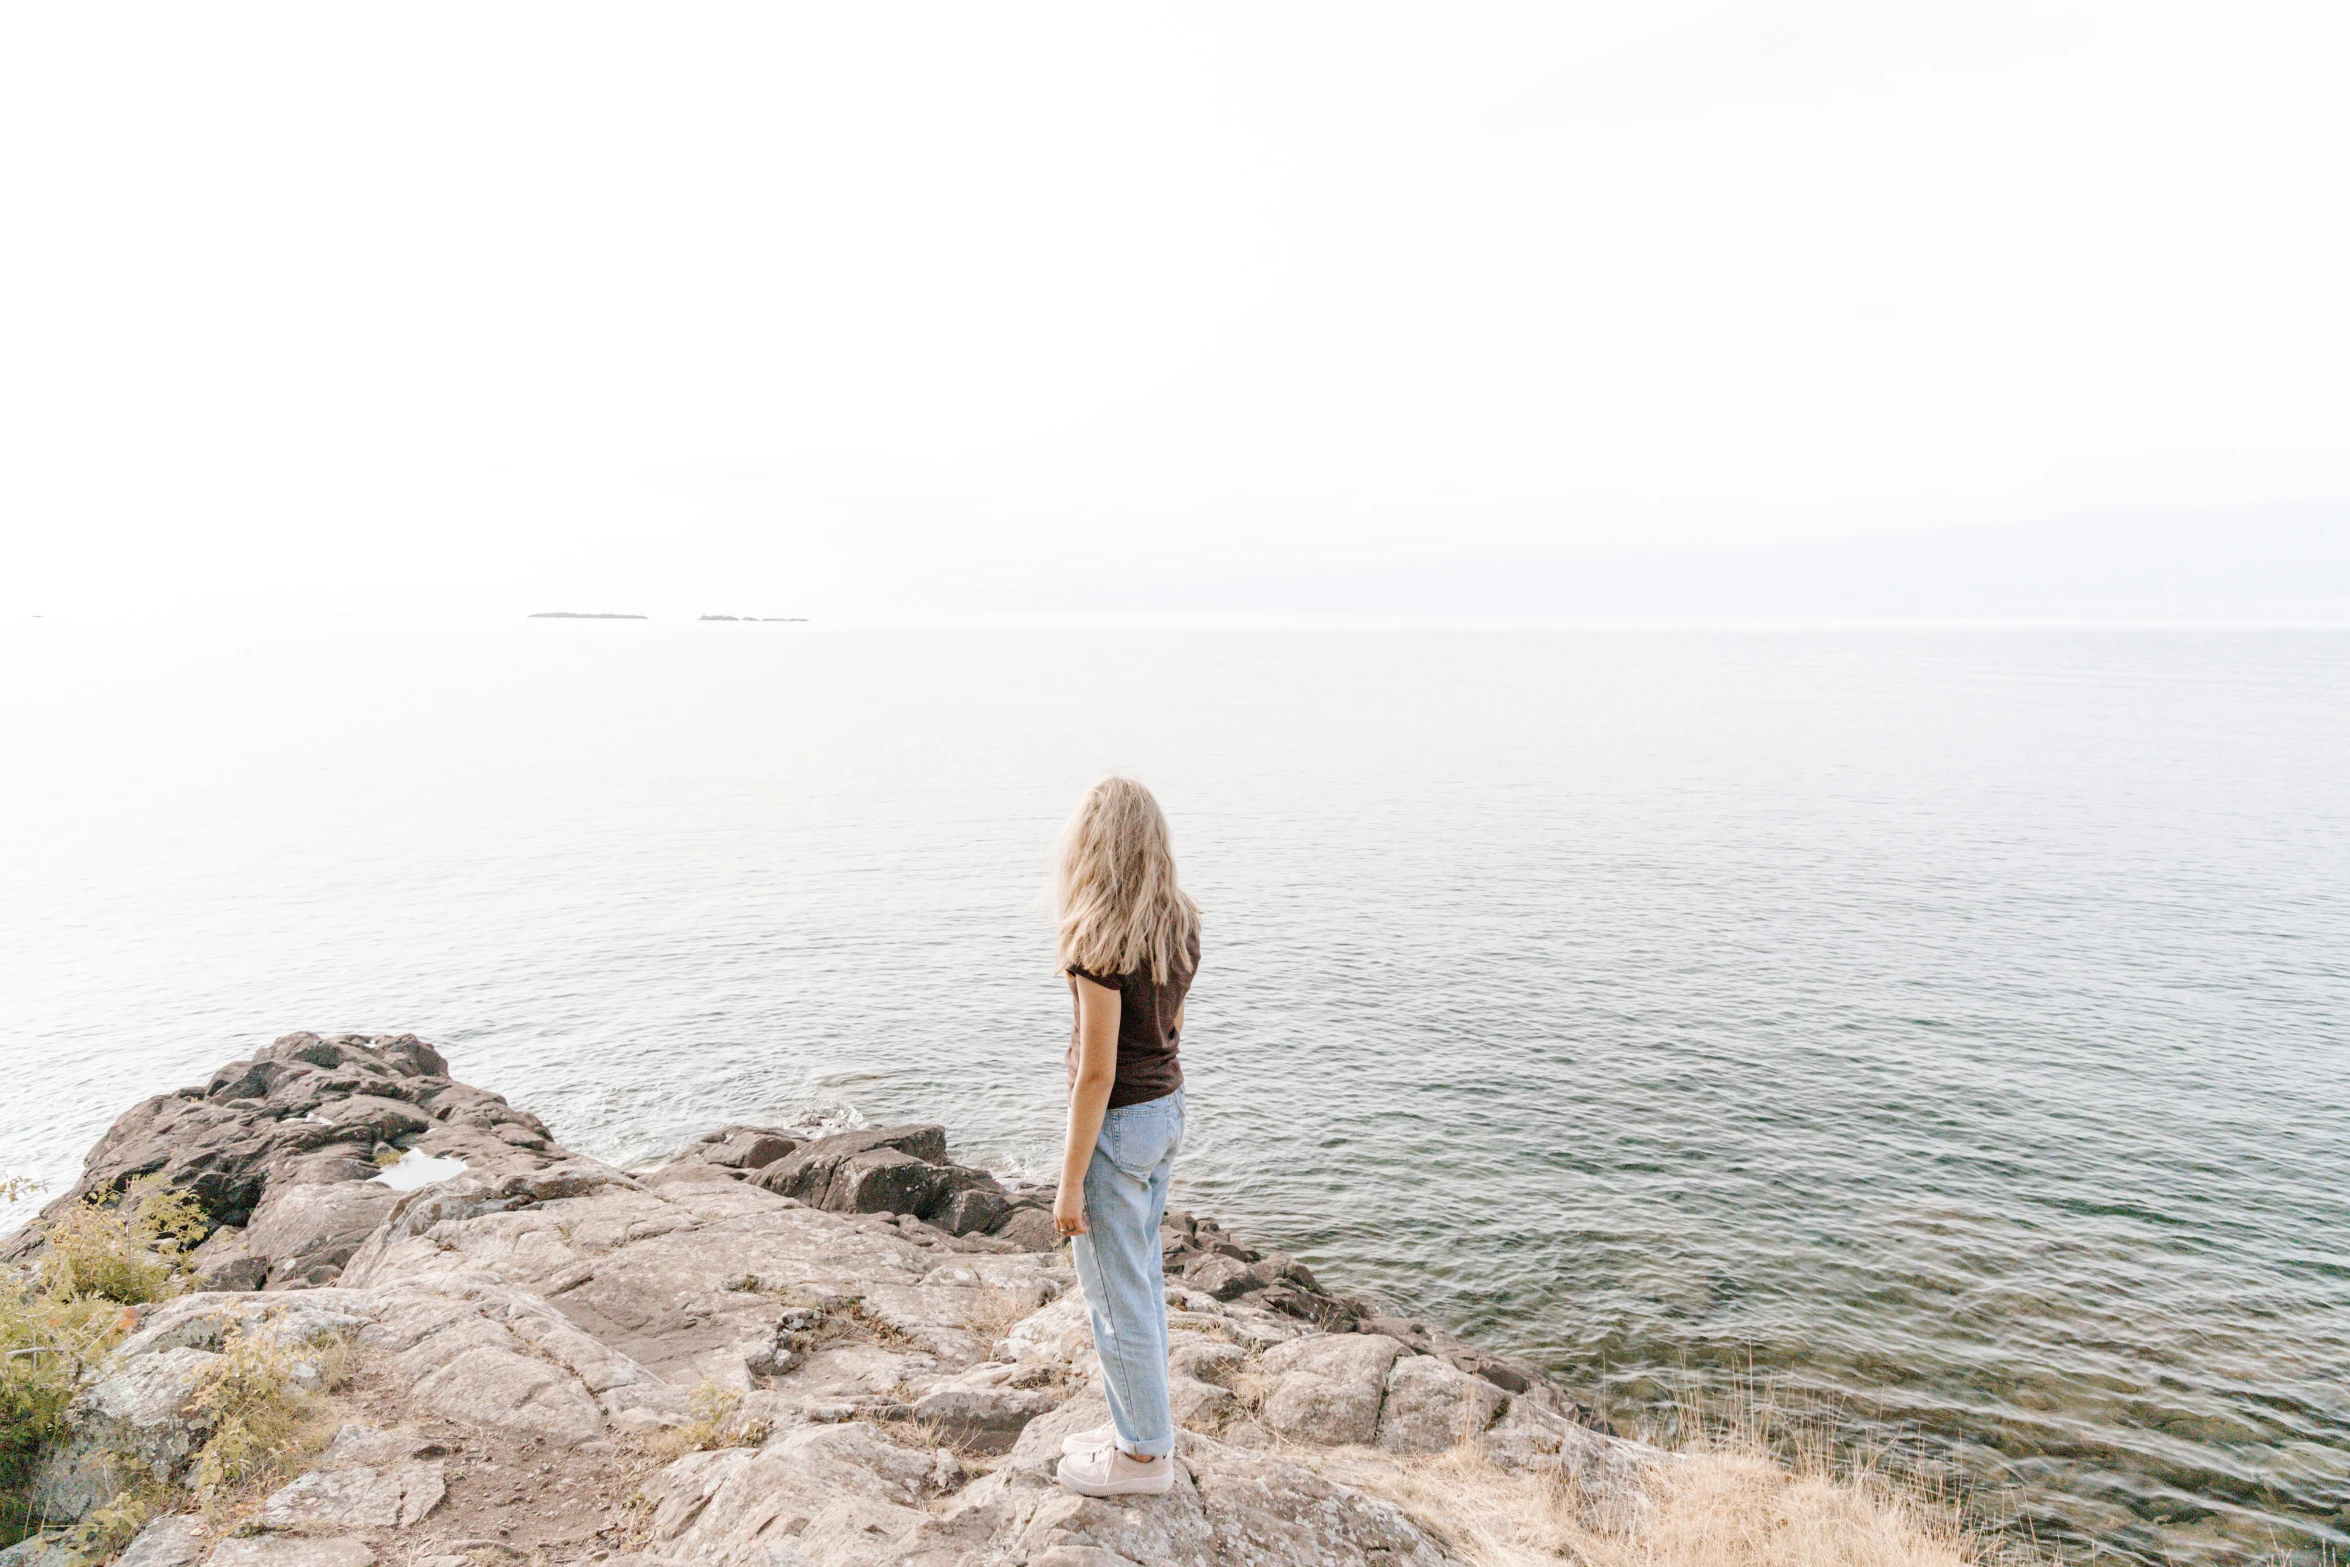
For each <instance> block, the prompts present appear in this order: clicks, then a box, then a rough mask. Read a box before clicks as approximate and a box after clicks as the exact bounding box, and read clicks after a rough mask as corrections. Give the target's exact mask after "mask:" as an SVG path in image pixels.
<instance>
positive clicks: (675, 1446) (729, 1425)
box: [636, 1377, 767, 1464]
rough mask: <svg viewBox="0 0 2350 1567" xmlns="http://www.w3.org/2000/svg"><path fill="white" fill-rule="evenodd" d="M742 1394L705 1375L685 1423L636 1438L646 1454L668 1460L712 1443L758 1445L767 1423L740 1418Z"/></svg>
mask: <svg viewBox="0 0 2350 1567" xmlns="http://www.w3.org/2000/svg"><path fill="white" fill-rule="evenodd" d="M742 1401H743V1396H742V1394H740V1393H738V1392H736V1391H735V1390H734V1389H732V1388H727V1387H720V1386H719V1385H718V1384H717V1383H715V1382H713V1381H711V1380H709V1379H708V1378H707V1377H705V1378H704V1379H703V1380H702V1384H701V1386H699V1387H697V1388H695V1389H694V1392H693V1418H692V1419H691V1420H688V1421H687V1422H686V1423H685V1424H684V1425H681V1426H671V1427H669V1428H668V1429H667V1430H663V1431H653V1432H649V1433H647V1434H646V1435H645V1436H643V1437H641V1438H639V1439H638V1440H637V1444H636V1445H637V1447H638V1448H639V1449H640V1450H642V1451H643V1452H644V1454H645V1456H647V1457H648V1458H652V1459H655V1460H657V1461H659V1462H661V1463H664V1464H666V1463H671V1462H673V1461H675V1460H677V1459H680V1458H683V1457H684V1456H685V1455H686V1454H688V1453H698V1452H701V1451H703V1450H704V1449H706V1448H713V1447H757V1446H758V1445H759V1444H760V1443H761V1442H764V1441H766V1440H767V1423H766V1422H765V1421H763V1420H745V1419H744V1418H742Z"/></svg>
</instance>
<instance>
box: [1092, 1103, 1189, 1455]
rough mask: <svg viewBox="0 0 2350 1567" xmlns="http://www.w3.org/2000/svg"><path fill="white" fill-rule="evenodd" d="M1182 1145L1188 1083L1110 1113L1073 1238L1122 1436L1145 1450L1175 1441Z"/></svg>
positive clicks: (1127, 1445)
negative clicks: (1174, 1195) (1170, 1260)
mask: <svg viewBox="0 0 2350 1567" xmlns="http://www.w3.org/2000/svg"><path fill="white" fill-rule="evenodd" d="M1182 1146H1183V1090H1181V1089H1177V1090H1176V1091H1175V1092H1173V1093H1171V1094H1168V1095H1166V1096H1165V1097H1164V1098H1160V1099H1146V1100H1144V1101H1143V1102H1142V1103H1141V1104H1138V1105H1120V1106H1119V1107H1118V1108H1117V1109H1115V1110H1112V1111H1110V1112H1109V1113H1108V1114H1106V1115H1104V1116H1103V1117H1102V1135H1101V1136H1100V1138H1099V1139H1097V1140H1096V1141H1095V1143H1094V1145H1093V1162H1092V1163H1091V1164H1089V1165H1087V1166H1086V1167H1085V1223H1086V1232H1085V1233H1084V1234H1082V1235H1078V1236H1074V1237H1072V1238H1071V1240H1070V1243H1069V1249H1070V1251H1072V1252H1073V1253H1075V1255H1076V1258H1077V1281H1078V1283H1080V1284H1082V1285H1084V1286H1085V1306H1086V1310H1087V1311H1088V1312H1089V1313H1090V1314H1091V1315H1092V1317H1093V1347H1094V1348H1095V1349H1097V1350H1099V1351H1100V1352H1101V1357H1102V1391H1103V1392H1105V1393H1107V1394H1108V1395H1109V1399H1110V1423H1111V1424H1112V1425H1113V1426H1115V1427H1117V1429H1118V1445H1119V1446H1120V1447H1122V1448H1124V1449H1125V1450H1126V1451H1127V1452H1129V1453H1133V1454H1135V1455H1136V1456H1137V1457H1142V1458H1155V1457H1157V1456H1158V1455H1160V1454H1162V1453H1171V1452H1173V1451H1175V1417H1174V1416H1173V1415H1172V1414H1170V1413H1169V1412H1168V1409H1167V1276H1166V1272H1165V1270H1164V1269H1163V1268H1162V1267H1161V1265H1160V1255H1159V1221H1160V1220H1161V1219H1163V1218H1165V1217H1166V1213H1167V1177H1168V1175H1169V1174H1170V1173H1171V1172H1172V1171H1173V1170H1174V1168H1175V1151H1176V1150H1177V1149H1178V1148H1181V1147H1182Z"/></svg>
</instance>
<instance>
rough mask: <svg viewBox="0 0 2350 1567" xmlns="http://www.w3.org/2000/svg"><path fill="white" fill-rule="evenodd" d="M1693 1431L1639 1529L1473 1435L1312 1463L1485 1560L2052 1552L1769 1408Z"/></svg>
mask: <svg viewBox="0 0 2350 1567" xmlns="http://www.w3.org/2000/svg"><path fill="white" fill-rule="evenodd" d="M1683 1425H1684V1428H1685V1429H1688V1430H1693V1431H1695V1432H1696V1433H1697V1434H1696V1435H1694V1436H1693V1437H1690V1438H1688V1439H1686V1440H1685V1441H1684V1442H1683V1443H1682V1445H1681V1446H1680V1447H1679V1449H1678V1450H1677V1452H1676V1454H1675V1457H1674V1459H1673V1460H1672V1461H1669V1462H1666V1463H1663V1464H1660V1465H1658V1466H1657V1468H1656V1469H1655V1470H1654V1471H1653V1472H1652V1474H1651V1476H1650V1478H1649V1480H1648V1483H1647V1496H1648V1500H1649V1502H1650V1503H1651V1504H1652V1507H1653V1511H1652V1512H1650V1513H1649V1515H1648V1517H1647V1519H1646V1521H1645V1523H1644V1524H1643V1525H1642V1526H1641V1527H1640V1528H1639V1529H1638V1530H1637V1531H1636V1532H1626V1533H1615V1532H1610V1531H1608V1530H1606V1529H1604V1528H1601V1527H1599V1526H1597V1525H1596V1524H1595V1522H1594V1511H1595V1510H1594V1509H1593V1508H1592V1507H1590V1506H1589V1505H1587V1503H1588V1501H1589V1500H1590V1499H1588V1498H1585V1497H1583V1496H1580V1495H1578V1494H1577V1493H1576V1491H1575V1489H1574V1488H1573V1486H1572V1485H1571V1484H1570V1483H1568V1482H1565V1481H1563V1480H1561V1479H1558V1478H1556V1477H1553V1476H1546V1475H1529V1474H1522V1473H1514V1472H1509V1471H1504V1470H1502V1469H1499V1468H1496V1467H1495V1466H1494V1465H1493V1464H1492V1463H1490V1462H1489V1461H1488V1460H1487V1458H1486V1456H1485V1454H1484V1452H1483V1450H1482V1449H1481V1448H1479V1447H1478V1446H1477V1445H1476V1444H1474V1443H1469V1442H1464V1443H1462V1444H1461V1445H1460V1446H1457V1447H1455V1448H1453V1449H1452V1450H1451V1451H1450V1452H1446V1453H1440V1454H1436V1455H1434V1456H1431V1457H1424V1458H1410V1459H1398V1458H1396V1457H1395V1456H1393V1455H1391V1454H1387V1453H1382V1452H1378V1451H1375V1450H1372V1449H1365V1448H1352V1449H1342V1450H1339V1451H1336V1452H1328V1453H1326V1454H1324V1455H1322V1456H1321V1457H1320V1459H1319V1461H1318V1462H1315V1463H1314V1467H1315V1468H1316V1469H1318V1470H1319V1471H1320V1472H1322V1473H1324V1474H1326V1475H1328V1476H1329V1477H1330V1478H1332V1479H1334V1480H1342V1481H1344V1482H1346V1483H1348V1484H1351V1485H1355V1486H1359V1487H1361V1488H1362V1489H1364V1490H1366V1491H1369V1492H1371V1493H1373V1494H1374V1495H1379V1496H1384V1497H1386V1498H1387V1499H1388V1500H1390V1501H1392V1502H1395V1503H1396V1504H1398V1505H1399V1506H1401V1507H1403V1508H1404V1509H1405V1510H1406V1511H1408V1512H1410V1513H1412V1514H1413V1515H1414V1516H1416V1517H1417V1518H1419V1519H1420V1520H1421V1521H1422V1522H1423V1523H1424V1524H1426V1525H1427V1526H1429V1527H1430V1528H1431V1529H1432V1530H1433V1531H1434V1532H1435V1533H1436V1534H1438V1535H1439V1536H1440V1537H1442V1538H1443V1539H1444V1540H1445V1542H1446V1543H1447V1544H1448V1546H1449V1547H1450V1548H1451V1549H1452V1550H1453V1551H1454V1552H1455V1553H1456V1554H1458V1555H1460V1556H1461V1557H1463V1558H1464V1559H1465V1560H1467V1561H1470V1562H1473V1563H1475V1564H1476V1567H1536V1564H1544V1567H1548V1564H1555V1563H1558V1562H1562V1561H1564V1562H1574V1563H1577V1564H1579V1567H2042V1564H2044V1563H2045V1562H2046V1560H2047V1558H2045V1557H2044V1556H2042V1555H2040V1554H2038V1553H2036V1552H2033V1551H2030V1550H2027V1549H2024V1548H2021V1547H2019V1546H2018V1545H2016V1544H2015V1543H2013V1542H2012V1541H2009V1540H2007V1539H2004V1538H2002V1537H1999V1536H1996V1535H1992V1534H1989V1533H1986V1532H1984V1531H1982V1530H1980V1529H1977V1528H1974V1527H1972V1526H1970V1524H1969V1523H1968V1522H1967V1520H1966V1518H1965V1516H1964V1514H1963V1512H1962V1510H1961V1509H1960V1507H1959V1506H1958V1505H1956V1503H1955V1502H1954V1501H1952V1500H1951V1499H1950V1498H1949V1497H1947V1496H1945V1495H1942V1494H1940V1493H1938V1492H1937V1491H1936V1490H1934V1489H1933V1488H1932V1487H1930V1486H1928V1485H1926V1484H1924V1483H1922V1482H1917V1481H1910V1480H1906V1479H1903V1478H1901V1477H1898V1476H1896V1475H1894V1474H1892V1473H1891V1472H1889V1471H1887V1470H1885V1469H1883V1468H1879V1467H1874V1466H1871V1465H1867V1464H1861V1465H1852V1464H1849V1463H1843V1464H1840V1463H1838V1462H1836V1461H1835V1460H1834V1459H1833V1457H1832V1455H1831V1451H1830V1449H1829V1446H1828V1444H1827V1442H1826V1441H1825V1439H1824V1436H1821V1435H1820V1434H1819V1433H1816V1432H1808V1431H1800V1430H1798V1431H1792V1432H1791V1431H1790V1430H1789V1429H1788V1428H1787V1427H1786V1426H1785V1425H1784V1424H1783V1423H1782V1422H1781V1421H1780V1420H1779V1419H1778V1418H1777V1417H1775V1416H1773V1415H1772V1414H1771V1413H1770V1412H1769V1411H1767V1410H1765V1409H1763V1408H1762V1407H1761V1406H1760V1405H1755V1404H1749V1405H1748V1406H1747V1407H1746V1408H1745V1409H1743V1410H1741V1411H1739V1412H1738V1414H1737V1415H1736V1417H1734V1418H1710V1419H1695V1418H1689V1419H1685V1420H1684V1422H1683Z"/></svg>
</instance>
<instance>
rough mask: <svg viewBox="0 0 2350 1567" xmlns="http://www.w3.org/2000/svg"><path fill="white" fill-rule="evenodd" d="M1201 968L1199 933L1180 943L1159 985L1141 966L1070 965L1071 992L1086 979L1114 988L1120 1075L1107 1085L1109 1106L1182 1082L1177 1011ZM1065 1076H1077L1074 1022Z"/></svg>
mask: <svg viewBox="0 0 2350 1567" xmlns="http://www.w3.org/2000/svg"><path fill="white" fill-rule="evenodd" d="M1198 972H1199V936H1198V934H1197V933H1196V932H1195V933H1194V934H1193V935H1192V937H1191V939H1190V940H1188V941H1186V942H1185V943H1184V944H1183V956H1182V958H1181V959H1180V960H1179V961H1178V962H1176V963H1175V964H1174V965H1173V968H1172V970H1171V971H1170V972H1169V973H1168V975H1167V983H1165V984H1164V985H1162V984H1159V983H1158V982H1156V981H1155V980H1153V979H1152V978H1151V972H1150V970H1149V969H1147V968H1145V969H1142V970H1139V971H1138V972H1136V973H1132V974H1094V973H1089V972H1087V971H1086V970H1084V969H1081V968H1076V967H1071V968H1070V970H1069V973H1070V976H1071V978H1070V980H1069V995H1070V997H1071V999H1072V1000H1074V999H1075V997H1076V995H1077V981H1078V980H1080V979H1090V980H1092V981H1093V982H1094V983H1095V984H1097V985H1099V986H1101V987H1102V988H1103V989H1105V990H1114V991H1116V992H1118V1077H1117V1081H1115V1082H1113V1083H1112V1084H1111V1085H1110V1103H1109V1108H1110V1109H1112V1110H1115V1109H1117V1108H1118V1107H1119V1106H1120V1105H1138V1104H1141V1103H1143V1102H1144V1101H1146V1100H1151V1099H1164V1098H1165V1097H1166V1096H1167V1095H1169V1094H1171V1093H1173V1092H1175V1090H1176V1089H1178V1088H1181V1087H1182V1086H1183V1068H1182V1067H1181V1066H1179V1065H1177V1064H1176V1061H1175V1052H1176V1050H1177V1049H1178V1048H1179V1047H1180V1046H1181V1045H1182V1043H1183V1039H1182V1036H1181V1035H1180V1034H1178V1033H1177V1032H1176V1029H1175V1014H1176V1013H1178V1012H1180V1011H1182V1010H1183V998H1184V996H1185V994H1186V993H1187V992H1189V991H1190V989H1191V976H1192V975H1194V974H1196V973H1198ZM1069 1081H1070V1082H1072V1083H1074V1082H1076V1081H1077V1026H1076V1024H1075V1023H1071V1024H1070V1026H1069Z"/></svg>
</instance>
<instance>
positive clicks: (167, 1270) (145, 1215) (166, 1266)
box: [41, 1176, 210, 1306]
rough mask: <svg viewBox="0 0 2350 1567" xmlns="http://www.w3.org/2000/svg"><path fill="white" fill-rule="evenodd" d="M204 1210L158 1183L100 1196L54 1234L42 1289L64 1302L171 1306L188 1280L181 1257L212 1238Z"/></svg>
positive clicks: (71, 1213) (74, 1211) (151, 1180)
mask: <svg viewBox="0 0 2350 1567" xmlns="http://www.w3.org/2000/svg"><path fill="white" fill-rule="evenodd" d="M209 1227H210V1223H209V1221H208V1220H207V1219H206V1218H205V1216H204V1210H203V1209H202V1208H200V1207H199V1206H197V1204H196V1200H195V1198H193V1197H192V1196H190V1195H189V1194H188V1193H186V1192H175V1191H171V1190H168V1189H166V1188H165V1187H164V1186H163V1185H162V1183H161V1182H160V1181H158V1180H157V1179H156V1178H155V1177H153V1176H148V1177H146V1178H144V1179H142V1180H138V1181H133V1182H132V1183H131V1185H130V1188H129V1190H127V1191H125V1192H123V1193H122V1194H121V1195H120V1196H114V1195H112V1194H110V1193H104V1192H92V1193H91V1194H90V1195H89V1197H88V1198H86V1199H85V1200H83V1201H82V1202H79V1203H76V1204H75V1205H74V1206H73V1207H72V1208H71V1209H69V1210H67V1212H66V1215H65V1217H64V1218H62V1219H60V1220H58V1221H57V1222H56V1223H55V1224H53V1225H51V1226H50V1227H49V1234H48V1236H47V1238H46V1243H45V1246H44V1250H43V1254H42V1258H41V1288H42V1289H43V1290H44V1291H45V1292H47V1293H48V1294H50V1295H52V1296H55V1297H56V1298H58V1299H60V1300H72V1299H77V1298H80V1297H83V1296H96V1297H99V1298H101V1299H104V1300H113V1301H120V1302H122V1303H123V1304H125V1305H133V1306H136V1305H143V1304H145V1303H147V1302H149V1301H158V1300H169V1299H170V1298H171V1297H172V1296H174V1295H176V1294H178V1293H179V1292H180V1289H181V1287H182V1285H183V1284H184V1283H185V1281H186V1278H187V1269H186V1268H185V1267H184V1266H182V1265H181V1263H180V1260H179V1253H181V1252H183V1251H185V1250H186V1249H187V1248H188V1247H190V1246H193V1245H194V1244H195V1243H196V1242H197V1241H200V1240H202V1239H203V1238H204V1234H205V1231H206V1230H207V1229H208V1228H209Z"/></svg>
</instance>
